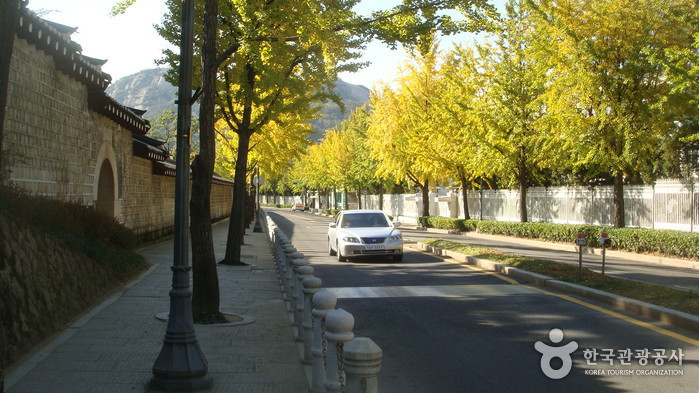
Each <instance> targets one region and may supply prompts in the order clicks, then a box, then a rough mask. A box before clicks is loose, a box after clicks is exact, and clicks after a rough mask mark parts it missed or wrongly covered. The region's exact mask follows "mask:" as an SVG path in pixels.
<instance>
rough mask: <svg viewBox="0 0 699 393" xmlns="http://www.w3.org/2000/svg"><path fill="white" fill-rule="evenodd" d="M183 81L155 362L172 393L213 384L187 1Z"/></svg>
mask: <svg viewBox="0 0 699 393" xmlns="http://www.w3.org/2000/svg"><path fill="white" fill-rule="evenodd" d="M181 37H182V38H181V41H180V70H179V71H180V80H179V91H178V95H177V157H176V162H177V170H176V172H177V173H176V177H175V239H174V242H175V252H174V254H175V255H174V263H173V266H172V289H171V290H170V317H169V318H168V324H167V329H166V331H165V338H164V340H163V347H162V349H161V350H160V355H158V358H157V359H156V360H155V364H153V378H152V379H151V381H150V385H151V386H152V387H153V388H155V389H160V390H164V391H167V392H193V391H197V390H202V389H206V388H208V387H209V386H211V379H210V378H208V377H207V376H206V374H207V372H208V364H207V362H206V359H205V358H204V354H203V353H202V352H201V349H200V348H199V343H198V341H197V338H196V335H195V333H194V319H193V317H192V290H191V289H190V285H189V272H190V270H191V269H192V268H191V266H190V264H189V233H188V232H189V148H190V146H189V142H190V129H191V122H192V102H191V101H192V98H191V93H192V56H193V54H192V46H193V40H194V0H183V1H182V36H181Z"/></svg>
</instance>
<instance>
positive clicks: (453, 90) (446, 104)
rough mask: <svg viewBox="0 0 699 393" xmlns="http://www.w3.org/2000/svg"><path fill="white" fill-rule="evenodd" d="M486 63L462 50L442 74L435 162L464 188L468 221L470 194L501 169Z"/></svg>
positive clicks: (459, 48) (449, 58)
mask: <svg viewBox="0 0 699 393" xmlns="http://www.w3.org/2000/svg"><path fill="white" fill-rule="evenodd" d="M482 61H483V60H482V59H480V58H479V57H478V55H477V54H476V52H474V51H473V50H472V49H470V48H467V47H462V46H456V47H455V48H454V49H453V50H452V51H450V52H449V53H448V54H447V55H446V57H445V60H444V63H443V64H442V67H441V70H440V77H441V82H440V83H441V84H442V85H443V87H442V89H443V90H442V94H441V95H440V97H439V98H438V101H437V104H438V105H439V118H438V123H437V124H438V126H437V127H435V129H434V131H435V133H434V135H433V136H432V141H433V143H434V145H435V147H436V148H434V149H432V152H433V154H434V159H436V160H439V161H440V165H441V166H442V167H443V168H444V171H445V172H446V173H447V174H448V175H449V177H450V178H453V179H456V180H458V182H459V183H460V184H461V187H462V192H463V211H464V216H465V218H466V219H469V218H470V212H469V208H468V200H467V198H466V196H467V191H468V190H469V189H471V188H472V185H473V184H474V183H475V182H476V181H477V180H478V179H484V178H489V177H492V176H494V175H495V174H496V173H498V168H499V165H500V160H498V159H497V158H498V152H497V150H495V147H494V145H493V142H492V141H491V140H490V138H491V134H490V133H489V131H490V128H491V127H490V126H489V123H488V121H487V119H488V117H487V114H488V113H489V111H490V106H489V105H488V101H487V94H486V93H487V87H488V84H487V83H486V81H487V77H486V75H485V73H484V72H483V69H484V68H483V67H482V64H481V62H482Z"/></svg>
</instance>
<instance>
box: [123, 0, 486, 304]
mask: <svg viewBox="0 0 699 393" xmlns="http://www.w3.org/2000/svg"><path fill="white" fill-rule="evenodd" d="M133 2H134V0H124V1H121V2H120V5H123V6H128V5H129V4H131V3H133ZM357 3H358V0H323V1H317V2H282V1H266V0H254V1H244V2H243V1H218V0H205V1H203V2H197V10H196V13H195V14H196V15H197V16H198V19H197V24H196V25H195V37H194V38H195V58H196V59H197V60H198V59H200V60H201V61H200V62H197V61H196V60H195V64H197V63H198V64H201V69H197V70H195V76H197V75H200V76H201V79H198V80H199V81H200V83H201V87H202V89H201V99H202V103H201V104H202V105H201V108H202V109H201V114H200V125H201V141H202V148H201V151H200V154H199V156H198V157H197V159H196V160H195V162H193V164H192V173H193V177H194V179H193V184H192V190H193V194H192V202H191V205H192V209H191V212H192V216H193V217H192V230H191V232H192V243H193V244H192V252H193V263H192V265H193V273H194V276H195V277H194V285H193V287H194V292H195V294H194V297H193V306H196V307H203V306H205V305H206V304H208V303H212V304H213V303H217V302H216V301H215V299H214V297H213V296H212V297H210V299H213V300H211V301H208V300H206V299H205V300H203V301H202V302H200V301H198V300H197V299H198V298H202V299H204V298H207V296H199V295H198V294H199V293H201V292H200V289H203V290H204V291H206V288H207V287H210V288H214V287H215V286H216V284H215V281H216V277H215V274H209V273H212V271H215V260H214V259H213V258H214V257H213V246H212V244H213V242H212V238H211V229H210V223H208V217H210V214H207V213H208V210H207V205H208V201H209V193H210V178H211V174H212V173H213V166H214V156H215V149H214V134H215V131H214V125H213V124H214V122H215V119H214V98H213V96H214V94H216V93H217V92H218V93H219V95H218V98H217V99H216V102H217V103H218V105H219V107H220V108H224V109H223V111H222V112H221V113H223V114H226V113H227V116H228V117H229V119H230V120H231V122H232V123H233V124H234V125H235V127H232V128H231V131H232V132H234V133H236V134H237V135H238V143H239V146H238V148H237V152H238V153H237V154H238V156H237V157H236V168H237V169H236V171H235V190H234V198H233V199H234V201H233V206H232V212H231V214H232V219H231V227H230V230H229V239H228V240H229V241H228V243H227V250H226V256H225V258H224V261H225V262H226V263H239V262H240V261H239V259H240V244H241V242H242V238H243V232H244V230H243V228H242V225H240V224H239V222H240V220H242V219H243V214H242V211H243V208H244V200H245V195H244V191H245V179H246V176H245V174H244V171H245V168H247V167H248V165H247V159H248V156H247V154H248V152H247V149H248V147H249V146H250V141H249V139H250V137H251V135H252V134H254V133H255V132H258V131H259V130H261V129H262V127H263V126H264V125H265V124H266V123H268V122H271V121H274V120H275V116H276V115H278V114H281V113H283V112H284V111H295V110H300V109H303V107H304V106H305V105H307V103H308V102H309V101H310V100H319V101H323V100H324V99H326V98H328V96H329V95H330V94H329V92H330V91H332V82H333V80H334V79H335V78H336V76H337V73H338V72H340V71H343V70H353V69H356V68H357V64H353V63H352V61H353V59H355V58H356V56H357V55H356V50H357V49H361V48H362V47H363V45H364V44H365V43H366V42H368V41H369V40H371V39H375V38H378V39H380V40H382V41H384V42H386V43H389V44H396V43H407V44H410V43H412V42H414V39H415V37H416V35H417V33H419V32H422V31H425V30H429V29H432V28H437V29H439V30H441V31H443V32H444V33H446V34H451V33H456V32H460V31H478V30H482V29H487V28H490V23H491V22H490V21H491V19H492V18H493V17H494V16H495V15H496V12H495V9H494V7H493V6H492V5H491V4H488V2H487V0H404V1H403V3H401V4H399V5H397V6H395V7H393V8H389V9H384V10H380V11H376V12H373V13H372V14H371V15H369V16H360V15H357V14H355V13H354V11H353V10H352V8H353V7H354V5H356V4H357ZM167 4H168V9H169V13H168V14H167V15H165V17H164V20H163V23H162V24H161V25H160V26H159V32H160V34H161V35H162V36H163V37H164V38H166V39H167V40H169V41H170V42H172V43H173V44H176V43H178V41H179V25H178V21H179V15H180V14H179V13H180V4H179V2H177V1H175V0H168V1H167ZM122 10H123V7H122ZM440 10H457V11H458V12H459V13H460V14H461V15H462V18H458V19H457V18H454V17H453V16H452V15H450V14H445V13H440V12H438V11H440ZM118 11H120V10H118ZM164 53H165V59H163V60H162V63H168V64H170V65H171V66H172V70H173V72H172V73H171V75H170V80H171V81H172V80H174V79H175V75H174V73H175V71H174V70H176V69H177V64H178V61H179V59H178V56H177V55H176V54H175V53H174V52H173V51H169V50H167V49H166V50H164ZM306 78H308V80H305V79H306ZM195 80H197V78H195ZM195 85H196V84H195ZM195 212H196V213H195ZM195 215H196V216H195ZM195 235H196V236H195ZM195 243H196V244H195ZM198 272H199V273H198ZM197 276H199V277H204V276H206V279H205V280H202V281H200V280H199V279H198V278H197ZM213 291H217V289H214V290H213ZM196 307H195V308H196ZM214 308H216V306H215V305H214V306H212V307H209V309H210V310H211V309H214Z"/></svg>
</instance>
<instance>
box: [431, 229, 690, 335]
mask: <svg viewBox="0 0 699 393" xmlns="http://www.w3.org/2000/svg"><path fill="white" fill-rule="evenodd" d="M417 246H418V247H419V249H420V250H422V251H427V252H431V253H433V254H437V255H442V256H447V257H450V258H452V259H454V260H456V261H459V262H464V263H467V264H469V265H475V266H478V267H480V268H482V269H485V270H493V271H496V272H498V273H502V274H505V275H507V276H510V277H513V278H516V279H519V280H521V281H524V282H526V283H529V284H532V285H536V286H538V287H543V288H549V289H553V290H556V291H560V292H565V293H569V294H573V295H577V296H580V297H584V298H587V299H591V300H596V301H599V302H602V303H605V304H607V305H609V306H612V307H614V308H616V309H619V310H624V311H629V312H632V313H635V314H638V315H641V316H644V317H647V318H650V319H654V320H656V321H660V322H664V323H667V324H669V325H672V326H676V327H679V328H683V329H687V330H690V331H693V332H697V333H699V317H698V316H695V315H691V314H687V313H684V312H681V311H676V310H672V309H669V308H666V307H661V306H656V305H654V304H650V303H645V302H642V301H639V300H635V299H631V298H627V297H624V296H619V295H614V294H611V293H608V292H604V291H600V290H597V289H593V288H588V287H585V286H582V285H578V284H571V283H568V282H564V281H559V280H555V279H553V278H551V277H549V276H545V275H543V274H538V273H532V272H528V271H526V270H522V269H518V268H514V267H511V266H507V265H503V264H501V263H497V262H493V261H490V260H487V259H479V258H474V257H472V256H470V255H465V254H460V253H457V252H453V251H449V250H444V249H441V248H437V247H433V246H430V245H428V244H425V243H421V242H418V243H417Z"/></svg>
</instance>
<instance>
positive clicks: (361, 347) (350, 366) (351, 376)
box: [343, 337, 383, 393]
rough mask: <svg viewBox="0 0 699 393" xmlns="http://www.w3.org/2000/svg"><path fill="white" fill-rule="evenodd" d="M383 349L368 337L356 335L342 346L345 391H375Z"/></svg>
mask: <svg viewBox="0 0 699 393" xmlns="http://www.w3.org/2000/svg"><path fill="white" fill-rule="evenodd" d="M382 356H383V351H382V350H381V348H379V346H378V345H376V343H375V342H374V341H372V340H371V339H370V338H366V337H357V338H355V339H353V340H352V341H350V342H348V343H347V344H346V345H345V347H344V353H343V358H344V361H345V372H346V373H347V382H346V386H345V391H346V393H377V392H378V375H379V372H380V371H381V357H382Z"/></svg>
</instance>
